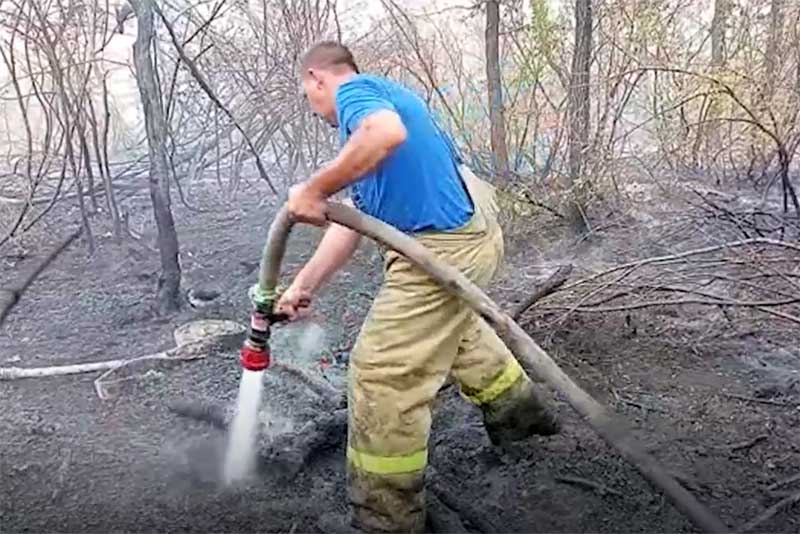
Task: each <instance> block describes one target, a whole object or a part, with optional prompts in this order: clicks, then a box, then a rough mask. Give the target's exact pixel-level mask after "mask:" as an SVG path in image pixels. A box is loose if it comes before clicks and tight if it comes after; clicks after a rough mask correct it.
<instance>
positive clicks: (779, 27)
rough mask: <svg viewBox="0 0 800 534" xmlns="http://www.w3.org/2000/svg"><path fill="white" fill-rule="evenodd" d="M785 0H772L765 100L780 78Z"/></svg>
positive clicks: (765, 70)
mask: <svg viewBox="0 0 800 534" xmlns="http://www.w3.org/2000/svg"><path fill="white" fill-rule="evenodd" d="M783 8H784V0H772V2H771V3H770V10H769V38H768V40H767V52H766V55H765V56H764V81H765V84H766V87H765V89H764V92H765V94H764V97H765V102H764V105H767V103H768V101H769V100H770V99H771V98H772V93H773V91H774V90H775V85H774V84H775V80H776V79H779V78H780V73H779V72H778V71H779V70H780V63H781V62H780V59H779V57H778V55H779V53H780V43H781V39H782V38H783V21H784V9H783Z"/></svg>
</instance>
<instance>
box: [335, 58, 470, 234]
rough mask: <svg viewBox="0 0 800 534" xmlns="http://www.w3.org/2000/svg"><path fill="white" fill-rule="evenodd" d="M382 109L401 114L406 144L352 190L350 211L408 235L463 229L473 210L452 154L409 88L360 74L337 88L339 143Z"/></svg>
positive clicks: (419, 99)
mask: <svg viewBox="0 0 800 534" xmlns="http://www.w3.org/2000/svg"><path fill="white" fill-rule="evenodd" d="M383 109H389V110H393V111H395V112H397V114H398V115H400V118H401V119H402V121H403V124H404V125H405V127H406V131H407V136H406V140H405V142H403V143H402V144H401V145H400V146H398V147H397V148H396V149H395V150H394V151H393V152H392V153H391V154H390V155H389V156H388V157H387V158H386V159H384V160H383V161H382V162H381V163H380V164H379V165H378V167H377V168H376V169H375V170H374V171H372V172H370V173H368V174H366V175H364V176H363V177H361V178H360V179H359V181H357V182H355V183H354V184H353V185H352V186H351V197H352V199H353V203H354V204H355V206H356V207H357V208H358V209H360V210H361V211H363V212H365V213H367V214H369V215H372V216H373V217H375V218H377V219H380V220H382V221H383V222H385V223H388V224H390V225H392V226H394V227H395V228H397V229H399V230H401V231H403V232H407V233H415V232H421V231H426V230H438V231H444V230H452V229H455V228H458V227H460V226H463V225H464V224H466V223H467V222H468V221H469V219H470V218H471V217H472V213H473V209H474V207H473V205H472V200H471V199H470V197H469V194H468V193H467V191H466V188H465V186H464V183H463V181H462V180H461V176H460V174H459V172H458V167H457V164H456V161H455V154H454V153H453V151H452V150H451V147H450V145H449V140H448V139H447V138H445V136H444V135H443V133H442V132H441V130H440V129H439V128H438V127H437V126H436V124H435V123H434V121H433V118H432V117H431V115H430V113H429V112H428V109H427V108H426V106H425V103H424V102H423V101H422V99H421V98H419V97H418V96H417V95H415V94H414V93H413V92H411V91H410V90H409V89H406V88H405V87H403V86H401V85H399V84H397V83H394V82H391V81H389V80H386V79H384V78H379V77H376V76H370V75H364V74H359V75H356V76H354V77H353V78H351V79H350V80H348V81H346V82H345V83H343V84H341V85H340V86H339V88H338V90H337V92H336V111H337V115H338V120H339V129H340V134H339V135H340V140H341V142H342V144H344V143H345V142H346V141H347V139H348V138H349V137H350V135H351V134H352V133H353V132H354V131H355V130H356V129H357V128H358V126H359V124H360V123H361V121H362V120H363V119H364V117H366V116H367V115H369V114H371V113H373V112H375V111H379V110H383Z"/></svg>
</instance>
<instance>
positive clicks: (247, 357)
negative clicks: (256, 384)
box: [239, 345, 270, 371]
mask: <svg viewBox="0 0 800 534" xmlns="http://www.w3.org/2000/svg"><path fill="white" fill-rule="evenodd" d="M269 356H270V355H269V348H264V349H257V348H253V347H251V346H249V345H245V346H244V347H242V350H241V352H240V353H239V362H240V363H241V364H242V367H243V368H245V369H247V370H248V371H263V370H264V369H266V368H267V367H269V364H270V358H269Z"/></svg>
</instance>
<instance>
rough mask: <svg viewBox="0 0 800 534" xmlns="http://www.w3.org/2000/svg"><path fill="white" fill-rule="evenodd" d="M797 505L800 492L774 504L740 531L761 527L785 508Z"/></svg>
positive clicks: (799, 501)
mask: <svg viewBox="0 0 800 534" xmlns="http://www.w3.org/2000/svg"><path fill="white" fill-rule="evenodd" d="M797 503H800V491H798V492H797V493H793V494H792V495H789V496H788V497H786V498H785V499H783V500H781V501H778V502H777V503H775V504H773V505H772V506H770V507H769V508H767V509H766V510H764V511H763V512H762V513H761V514H759V515H758V516H756V517H754V518H753V519H751V520H750V521H748V522H747V523H745V524H744V525H742V528H741V529H739V530H740V532H750V531H752V530H754V529H755V528H756V527H758V526H759V525H762V524H763V523H766V522H767V521H769V520H770V519H772V517H773V516H775V514H777V513H778V512H780V511H781V510H783V509H784V508H788V507H790V506H793V505H795V504H797Z"/></svg>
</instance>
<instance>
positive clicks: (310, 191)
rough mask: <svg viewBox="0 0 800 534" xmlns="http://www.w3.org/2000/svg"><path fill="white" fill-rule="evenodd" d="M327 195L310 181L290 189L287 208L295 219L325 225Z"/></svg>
mask: <svg viewBox="0 0 800 534" xmlns="http://www.w3.org/2000/svg"><path fill="white" fill-rule="evenodd" d="M326 207H327V203H326V201H325V197H324V196H323V195H322V194H320V193H319V192H317V191H316V190H315V189H314V188H313V187H311V186H310V185H309V183H308V182H304V183H301V184H298V185H295V186H293V187H292V188H290V189H289V200H288V202H287V208H288V209H289V215H291V217H292V219H294V220H295V221H300V222H306V223H309V224H313V225H315V226H325V223H326V218H325V210H326Z"/></svg>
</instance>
